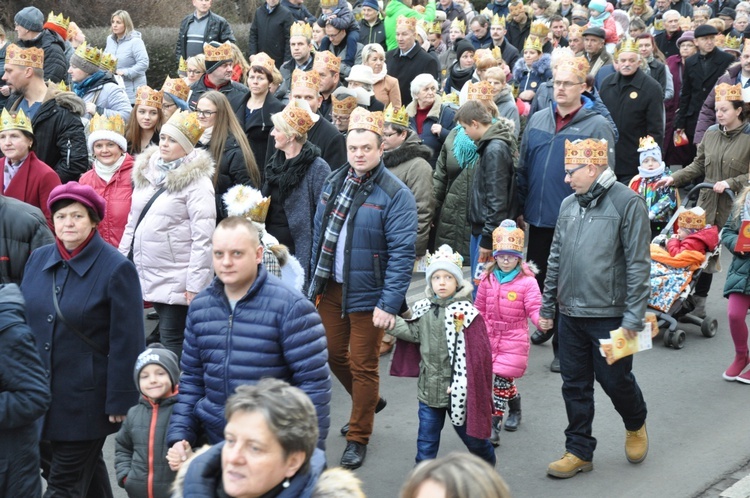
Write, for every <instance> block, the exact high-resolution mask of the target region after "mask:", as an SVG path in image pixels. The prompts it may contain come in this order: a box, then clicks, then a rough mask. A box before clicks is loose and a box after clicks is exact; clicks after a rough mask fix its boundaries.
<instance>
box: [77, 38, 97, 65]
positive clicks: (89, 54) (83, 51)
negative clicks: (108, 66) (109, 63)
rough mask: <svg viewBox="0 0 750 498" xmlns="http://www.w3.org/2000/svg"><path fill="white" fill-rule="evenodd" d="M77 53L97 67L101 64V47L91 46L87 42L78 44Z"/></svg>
mask: <svg viewBox="0 0 750 498" xmlns="http://www.w3.org/2000/svg"><path fill="white" fill-rule="evenodd" d="M75 55H76V56H78V57H80V58H81V59H83V60H85V61H86V62H90V63H91V64H93V65H95V66H97V67H98V66H99V64H101V60H102V50H101V49H100V48H96V47H91V46H89V45H88V44H87V43H86V42H83V43H81V44H80V45H78V48H77V49H76V51H75Z"/></svg>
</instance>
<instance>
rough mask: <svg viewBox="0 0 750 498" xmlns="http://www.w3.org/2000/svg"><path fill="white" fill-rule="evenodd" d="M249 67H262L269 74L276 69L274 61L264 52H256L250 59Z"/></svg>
mask: <svg viewBox="0 0 750 498" xmlns="http://www.w3.org/2000/svg"><path fill="white" fill-rule="evenodd" d="M250 66H255V67H262V68H263V69H265V70H266V71H268V72H269V74H273V70H274V68H276V61H274V60H273V59H271V57H269V56H268V54H267V53H265V52H258V53H257V54H255V55H253V56H251V57H250Z"/></svg>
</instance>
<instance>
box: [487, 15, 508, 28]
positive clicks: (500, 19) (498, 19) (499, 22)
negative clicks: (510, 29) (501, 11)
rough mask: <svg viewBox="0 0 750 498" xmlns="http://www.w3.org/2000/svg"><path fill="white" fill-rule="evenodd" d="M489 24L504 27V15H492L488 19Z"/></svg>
mask: <svg viewBox="0 0 750 498" xmlns="http://www.w3.org/2000/svg"><path fill="white" fill-rule="evenodd" d="M490 26H502V27H503V28H504V27H505V16H499V15H497V14H495V15H493V16H492V19H491V20H490Z"/></svg>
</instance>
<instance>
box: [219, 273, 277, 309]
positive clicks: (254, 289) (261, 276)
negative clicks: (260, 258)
mask: <svg viewBox="0 0 750 498" xmlns="http://www.w3.org/2000/svg"><path fill="white" fill-rule="evenodd" d="M266 280H268V271H267V270H266V268H265V267H264V266H263V265H262V264H259V265H258V274H257V275H256V276H255V281H254V282H253V283H252V285H250V288H249V289H248V290H247V292H246V293H245V295H244V296H242V297H241V298H240V299H239V300H238V301H237V303H238V304H239V303H240V302H244V301H247V300H249V299H251V298H252V297H253V296H255V295H256V294H257V293H258V292H259V291H260V288H261V287H263V285H264V284H265V283H266ZM210 289H211V292H212V293H213V294H214V295H215V296H217V297H219V298H222V299H226V298H227V297H226V293H225V292H224V283H223V282H222V281H221V280H219V277H214V280H213V282H212V283H211V287H210Z"/></svg>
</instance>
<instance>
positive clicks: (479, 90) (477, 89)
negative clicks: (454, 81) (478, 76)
mask: <svg viewBox="0 0 750 498" xmlns="http://www.w3.org/2000/svg"><path fill="white" fill-rule="evenodd" d="M468 90H469V91H468V93H467V94H466V97H467V99H468V100H482V101H491V100H492V99H493V97H494V96H493V94H492V91H493V86H492V83H490V82H489V81H479V82H477V83H472V82H469V87H468Z"/></svg>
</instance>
